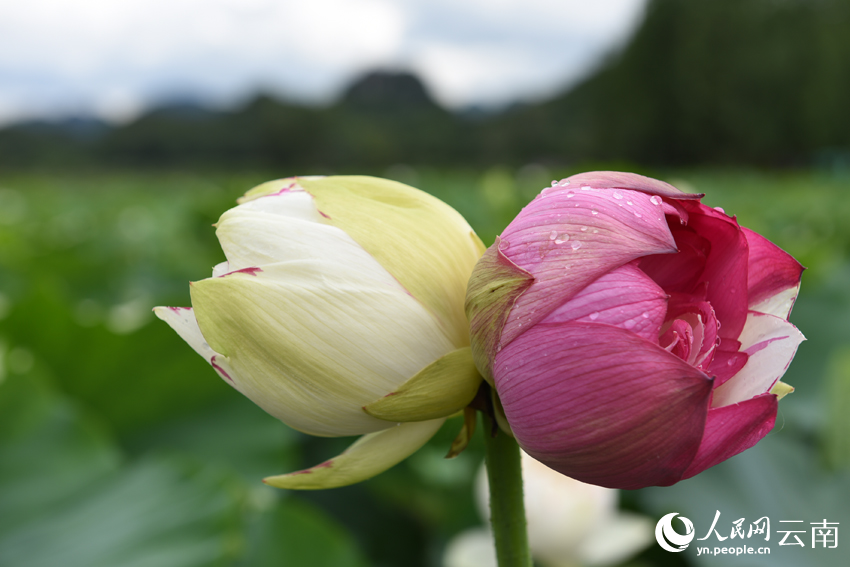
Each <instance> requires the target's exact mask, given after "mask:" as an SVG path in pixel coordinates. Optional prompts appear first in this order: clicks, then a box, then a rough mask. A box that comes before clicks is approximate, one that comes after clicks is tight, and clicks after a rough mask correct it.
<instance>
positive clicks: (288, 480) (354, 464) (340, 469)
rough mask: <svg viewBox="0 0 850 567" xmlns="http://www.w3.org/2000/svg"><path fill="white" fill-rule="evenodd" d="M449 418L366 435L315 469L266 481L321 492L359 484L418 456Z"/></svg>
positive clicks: (270, 484) (271, 484)
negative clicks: (419, 450) (416, 454)
mask: <svg viewBox="0 0 850 567" xmlns="http://www.w3.org/2000/svg"><path fill="white" fill-rule="evenodd" d="M444 421H445V419H435V420H432V421H420V422H415V423H401V424H399V425H396V426H395V427H390V428H389V429H384V430H383V431H378V432H376V433H370V434H369V435H364V436H363V437H361V438H360V439H358V440H357V441H355V442H354V444H353V445H351V446H350V447H349V448H348V449H346V450H345V451H344V452H343V453H342V454H340V455H338V456H336V457H334V458H333V459H330V460H327V461H325V462H324V463H321V464H319V465H316V466H315V467H312V468H309V469H305V470H303V471H297V472H293V473H289V474H283V475H279V476H270V477H268V478H265V479H263V482H265V483H266V484H268V485H269V486H274V487H275V488H288V489H291V490H320V489H324V488H338V487H341V486H348V485H350V484H355V483H358V482H361V481H364V480H366V479H369V478H372V477H373V476H375V475H377V474H380V473H382V472H384V471H385V470H387V469H389V468H390V467H393V466H395V465H397V464H398V463H400V462H401V461H403V460H404V459H406V458H407V457H409V456H410V455H412V454H413V453H415V452H416V451H417V450H418V449H419V448H420V447H422V446H423V445H424V444H425V443H426V442H427V441H428V440H429V439H430V438H431V437H432V436H433V435H434V434H435V433H436V432H437V430H438V429H440V427H441V426H442V425H443V422H444Z"/></svg>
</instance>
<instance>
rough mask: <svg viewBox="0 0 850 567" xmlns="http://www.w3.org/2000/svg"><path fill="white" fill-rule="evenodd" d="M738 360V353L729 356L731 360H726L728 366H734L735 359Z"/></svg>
mask: <svg viewBox="0 0 850 567" xmlns="http://www.w3.org/2000/svg"><path fill="white" fill-rule="evenodd" d="M736 360H738V355H733V356H730V357H729V360H727V361H726V365H727V366H732V365H733V364H735V361H736Z"/></svg>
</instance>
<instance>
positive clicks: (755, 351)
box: [711, 311, 806, 407]
mask: <svg viewBox="0 0 850 567" xmlns="http://www.w3.org/2000/svg"><path fill="white" fill-rule="evenodd" d="M805 339H806V338H805V337H804V336H803V334H802V333H801V332H800V331H798V330H797V328H796V327H795V326H794V325H792V324H791V323H789V322H788V321H786V320H785V319H783V318H782V317H776V316H774V315H768V314H764V313H757V312H754V311H750V312H749V313H748V314H747V322H746V323H745V324H744V329H743V330H742V331H741V336H740V337H739V338H738V340H739V341H741V349H740V350H741V351H742V352H746V353H747V355H748V359H747V363H746V364H745V365H744V367H743V368H741V370H740V371H739V372H738V373H737V374H735V376H733V377H732V378H730V379H729V380H728V381H727V382H725V383H724V384H723V385H721V386H720V387H718V388H717V389H716V390H714V398H713V400H712V403H711V405H712V407H721V406H728V405H731V404H736V403H739V402H743V401H745V400H749V399H750V398H753V397H755V396H758V395H759V394H764V393H765V392H768V391H769V390H770V389H771V388H772V387H773V385H774V384H775V383H776V381H777V380H779V379H780V378H782V375H783V374H785V371H786V370H787V369H788V365H789V364H791V359H793V358H794V354H795V353H796V352H797V346H799V344H800V343H801V342H803V341H804V340H805Z"/></svg>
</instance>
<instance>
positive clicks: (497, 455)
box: [482, 418, 532, 567]
mask: <svg viewBox="0 0 850 567" xmlns="http://www.w3.org/2000/svg"><path fill="white" fill-rule="evenodd" d="M485 420H486V418H485ZM482 429H483V430H484V439H485V448H486V449H485V450H486V453H485V455H486V456H485V458H486V462H487V478H488V480H489V483H490V522H491V524H492V527H493V537H494V539H495V541H496V557H497V558H498V561H499V567H531V564H532V563H531V552H530V551H529V548H528V532H527V529H526V522H525V506H524V504H523V497H522V468H521V466H520V450H519V445H517V442H516V441H515V440H514V438H513V437H510V436H509V435H507V434H506V433H505V432H504V431H502V430H500V429H497V430H496V434H495V435H492V434H491V431H492V429H491V428H490V427H486V426H485V427H482Z"/></svg>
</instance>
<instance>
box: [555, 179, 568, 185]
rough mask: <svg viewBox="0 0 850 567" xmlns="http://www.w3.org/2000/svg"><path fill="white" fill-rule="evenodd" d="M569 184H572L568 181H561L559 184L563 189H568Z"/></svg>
mask: <svg viewBox="0 0 850 567" xmlns="http://www.w3.org/2000/svg"><path fill="white" fill-rule="evenodd" d="M569 184H570V182H569V181H568V180H566V179H561V181H560V183H558V185H560V186H562V187H566V186H567V185H569Z"/></svg>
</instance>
